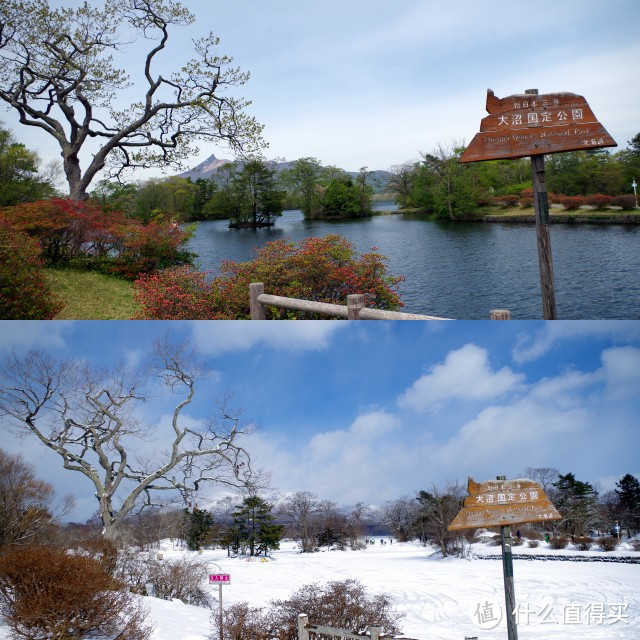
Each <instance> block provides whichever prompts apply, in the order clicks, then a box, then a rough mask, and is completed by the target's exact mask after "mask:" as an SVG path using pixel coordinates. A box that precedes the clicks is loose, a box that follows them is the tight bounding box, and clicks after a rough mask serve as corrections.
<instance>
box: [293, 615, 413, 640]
mask: <svg viewBox="0 0 640 640" xmlns="http://www.w3.org/2000/svg"><path fill="white" fill-rule="evenodd" d="M311 633H313V634H318V633H323V634H325V635H329V636H333V637H334V638H353V639H354V640H415V638H398V637H396V636H387V635H383V634H382V627H376V626H372V627H369V633H368V634H367V635H361V634H358V633H351V632H350V631H345V630H344V629H336V628H335V627H325V626H323V625H320V624H309V617H308V616H307V615H306V614H304V613H301V614H300V615H299V616H298V640H311V638H310V637H309V634H311Z"/></svg>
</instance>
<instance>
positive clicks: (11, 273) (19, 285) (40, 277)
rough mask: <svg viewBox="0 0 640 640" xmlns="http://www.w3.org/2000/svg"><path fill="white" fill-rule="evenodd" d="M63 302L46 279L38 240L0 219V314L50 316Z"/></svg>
mask: <svg viewBox="0 0 640 640" xmlns="http://www.w3.org/2000/svg"><path fill="white" fill-rule="evenodd" d="M63 306H64V305H63V303H62V300H60V299H59V298H58V297H57V296H55V295H54V294H53V293H52V292H51V291H50V290H49V288H48V286H47V284H46V282H45V279H44V274H43V272H42V259H41V258H40V246H39V245H38V242H37V241H36V240H34V239H33V238H30V237H29V236H28V235H27V234H26V233H23V232H22V231H18V230H16V229H14V228H13V227H12V226H11V225H9V224H7V223H6V222H5V221H3V220H1V219H0V318H2V319H3V320H38V319H40V320H50V319H51V318H53V317H54V316H55V315H56V314H57V313H58V312H59V311H60V309H62V307H63Z"/></svg>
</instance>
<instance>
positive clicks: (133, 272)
mask: <svg viewBox="0 0 640 640" xmlns="http://www.w3.org/2000/svg"><path fill="white" fill-rule="evenodd" d="M2 219H4V220H6V221H7V222H9V223H10V224H11V225H12V226H13V227H15V228H16V229H18V230H20V231H24V232H25V233H27V234H29V235H30V236H31V237H33V238H35V239H37V240H38V242H39V243H40V246H41V247H42V256H43V258H44V259H45V261H46V262H47V263H48V264H56V263H59V262H68V261H71V260H75V261H77V262H80V263H81V264H82V265H83V266H85V267H89V268H97V269H99V270H102V271H107V272H108V273H115V274H116V275H120V276H123V277H127V278H131V279H133V278H136V277H138V276H139V275H140V274H141V273H148V272H150V271H154V270H155V269H162V268H165V267H169V266H175V265H180V264H185V263H189V262H190V261H191V256H190V254H189V253H188V252H186V251H185V250H184V249H183V248H182V247H183V245H184V244H185V242H186V241H187V240H188V238H189V233H188V232H186V231H183V230H182V229H180V227H179V226H178V225H177V224H175V223H170V222H151V223H149V224H147V225H145V224H142V223H141V222H139V221H137V220H131V219H128V218H126V217H125V216H124V214H122V213H121V212H119V211H109V212H104V211H102V210H101V209H100V208H99V207H98V206H97V205H96V204H95V203H92V202H76V201H74V200H66V199H62V198H57V199H52V200H43V201H40V202H30V203H25V204H21V205H17V206H15V207H7V208H6V209H3V210H2V211H1V212H0V220H2Z"/></svg>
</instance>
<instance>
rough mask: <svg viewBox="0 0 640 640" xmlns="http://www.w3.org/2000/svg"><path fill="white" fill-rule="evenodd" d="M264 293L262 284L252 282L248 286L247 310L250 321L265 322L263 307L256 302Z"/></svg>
mask: <svg viewBox="0 0 640 640" xmlns="http://www.w3.org/2000/svg"><path fill="white" fill-rule="evenodd" d="M261 293H264V284H263V283H262V282H252V283H251V284H250V285H249V309H250V314H251V315H250V317H251V319H252V320H266V319H267V314H266V313H265V309H264V305H263V304H261V303H260V302H258V296H259V295H260V294H261Z"/></svg>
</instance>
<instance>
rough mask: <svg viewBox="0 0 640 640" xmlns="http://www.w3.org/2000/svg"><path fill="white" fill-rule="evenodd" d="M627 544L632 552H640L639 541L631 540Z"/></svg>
mask: <svg viewBox="0 0 640 640" xmlns="http://www.w3.org/2000/svg"><path fill="white" fill-rule="evenodd" d="M629 544H630V545H631V548H632V549H633V550H634V551H640V540H631V542H630V543H629Z"/></svg>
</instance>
